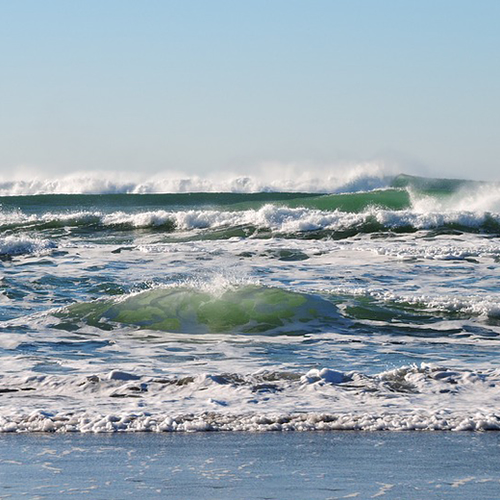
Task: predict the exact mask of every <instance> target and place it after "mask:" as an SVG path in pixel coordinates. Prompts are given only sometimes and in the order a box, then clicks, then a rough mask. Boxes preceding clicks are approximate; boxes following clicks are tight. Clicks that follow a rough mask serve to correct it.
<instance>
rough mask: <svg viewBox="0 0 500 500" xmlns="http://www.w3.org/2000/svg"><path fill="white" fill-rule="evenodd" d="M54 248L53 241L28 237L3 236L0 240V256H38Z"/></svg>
mask: <svg viewBox="0 0 500 500" xmlns="http://www.w3.org/2000/svg"><path fill="white" fill-rule="evenodd" d="M53 248H56V244H55V243H54V242H53V241H50V240H47V239H42V238H32V237H28V236H5V237H3V238H0V256H15V255H25V254H40V253H43V252H46V251H49V250H52V249H53Z"/></svg>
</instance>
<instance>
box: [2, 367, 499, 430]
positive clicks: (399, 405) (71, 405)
mask: <svg viewBox="0 0 500 500" xmlns="http://www.w3.org/2000/svg"><path fill="white" fill-rule="evenodd" d="M1 389H2V391H3V392H4V393H5V394H4V396H3V398H4V400H5V401H4V404H3V406H2V409H1V410H0V432H24V431H42V432H43V431H45V432H47V431H48V432H70V431H72V432H74V431H77V432H119V431H121V432H125V431H129V432H134V431H153V432H174V431H188V432H193V431H208V430H224V431H240V430H246V431H275V430H278V431H288V430H300V431H305V430H490V429H495V430H500V416H499V415H498V414H497V409H498V403H499V402H500V371H499V370H486V371H483V372H477V371H473V370H452V369H447V368H445V367H440V366H435V365H428V364H422V365H413V366H404V367H400V368H397V369H393V370H390V371H385V372H381V373H380V374H376V375H373V376H368V375H366V374H364V373H362V372H357V371H352V372H348V373H342V372H339V371H337V370H333V369H329V368H323V369H321V370H319V369H318V370H311V371H309V372H308V373H307V374H305V375H303V376H300V374H297V373H288V372H273V371H269V370H260V371H258V372H255V373H253V374H237V373H233V374H228V373H222V374H209V373H200V374H193V375H188V376H182V377H175V376H173V377H172V376H169V377H158V376H151V375H141V373H140V372H138V369H136V370H135V371H134V372H127V371H123V370H116V369H115V370H112V371H111V372H109V373H101V374H95V373H94V374H89V375H87V376H86V377H85V376H82V375H81V374H80V375H71V374H67V375H65V376H60V375H40V374H34V375H30V376H24V377H14V376H11V375H6V376H5V377H4V378H3V379H2V386H1ZM33 395H36V398H34V397H33ZM299 402H300V404H299ZM137 403H140V404H139V405H138V404H137ZM21 408H22V409H21Z"/></svg>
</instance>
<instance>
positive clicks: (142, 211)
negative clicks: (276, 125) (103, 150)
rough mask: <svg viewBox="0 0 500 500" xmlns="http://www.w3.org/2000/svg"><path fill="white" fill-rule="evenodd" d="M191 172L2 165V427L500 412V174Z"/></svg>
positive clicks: (327, 425)
mask: <svg viewBox="0 0 500 500" xmlns="http://www.w3.org/2000/svg"><path fill="white" fill-rule="evenodd" d="M362 181H363V180H362ZM157 187H158V186H157ZM192 187H193V186H192V185H191V184H187V185H183V186H182V185H180V186H176V189H177V192H171V193H157V192H154V191H155V190H156V189H155V186H136V185H128V184H121V185H118V186H116V185H109V184H105V185H103V186H101V188H100V192H99V193H97V194H95V193H96V185H95V184H92V189H90V191H92V192H94V194H86V193H87V191H88V189H87V187H85V186H82V189H80V190H79V189H78V185H72V187H71V190H68V189H64V186H61V185H59V184H50V183H49V184H47V183H45V184H43V183H42V184H40V183H38V184H37V183H31V184H30V183H26V182H24V183H22V182H21V183H19V182H17V183H3V184H1V185H0V191H1V193H2V196H1V197H0V398H1V402H2V405H1V406H0V431H50V432H53V431H56V432H70V431H71V432H115V431H155V432H161V431H209V430H225V431H232V430H251V431H266V430H281V431H287V430H301V431H306V430H330V429H352V430H487V429H500V411H499V408H500V369H499V368H498V363H497V360H498V357H497V349H498V340H499V334H500V301H499V299H500V288H499V283H500V281H499V278H500V269H499V262H500V239H499V235H500V187H499V186H498V185H494V184H486V183H472V182H465V181H445V180H438V179H423V178H414V177H410V176H405V175H400V176H397V177H393V178H386V177H384V178H383V179H382V178H380V179H378V180H377V182H375V181H374V180H373V179H365V180H364V181H363V182H359V183H358V184H357V185H356V184H355V183H353V182H350V183H347V184H345V185H344V186H338V187H336V188H335V189H333V188H332V189H329V192H328V193H321V189H319V188H318V186H317V185H316V186H315V187H314V189H310V190H309V191H308V190H305V189H302V188H303V185H300V188H301V189H298V190H297V189H296V190H295V192H292V191H294V190H293V189H287V190H286V189H283V190H282V191H279V192H278V191H276V190H273V189H270V188H269V186H268V187H262V186H258V188H259V189H258V190H257V192H253V191H255V189H254V188H255V186H254V185H251V184H250V185H249V183H248V182H247V183H245V182H239V183H236V184H234V183H233V184H232V185H231V186H229V188H228V187H227V186H225V188H227V189H225V192H216V191H217V189H215V188H210V189H209V187H210V186H208V187H207V186H201V187H205V191H206V192H180V191H186V190H187V191H190V190H191V191H192V190H193V189H192ZM271 187H272V186H271ZM288 187H289V186H288ZM330 187H331V186H330ZM327 188H328V186H327V187H326V188H325V190H328V189H327ZM158 189H159V190H161V189H162V186H160V187H159V188H158ZM231 190H232V191H233V192H231ZM97 191H99V189H97ZM209 191H210V192H209ZM68 193H69V194H68Z"/></svg>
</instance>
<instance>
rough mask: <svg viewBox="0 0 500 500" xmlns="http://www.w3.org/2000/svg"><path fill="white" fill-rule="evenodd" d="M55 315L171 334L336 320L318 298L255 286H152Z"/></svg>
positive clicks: (271, 329) (279, 328) (288, 328)
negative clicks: (218, 290) (215, 289)
mask: <svg viewBox="0 0 500 500" xmlns="http://www.w3.org/2000/svg"><path fill="white" fill-rule="evenodd" d="M56 316H57V317H59V318H60V319H62V320H63V321H65V322H66V323H67V322H68V321H71V322H72V323H79V322H81V321H84V322H85V323H86V324H88V325H90V326H95V327H98V328H102V329H111V328H113V325H115V326H116V325H121V326H130V327H134V328H138V329H148V330H156V331H167V332H174V333H190V334H203V333H224V332H231V333H268V334H270V333H271V334H272V333H281V334H288V335H290V334H294V333H298V334H303V332H304V328H305V327H306V325H307V328H308V331H313V330H314V324H318V325H319V324H321V322H322V321H332V319H333V318H335V317H338V316H339V314H338V312H337V309H336V307H335V306H334V305H333V304H332V303H330V302H328V301H326V300H323V299H321V298H319V297H315V296H312V295H305V294H300V293H296V292H291V291H287V290H283V289H279V288H270V287H264V286H259V285H246V286H239V287H233V286H230V287H226V288H225V289H222V290H221V291H220V292H219V293H215V294H214V293H213V292H211V291H210V290H206V291H205V290H202V289H201V290H200V289H199V288H197V287H193V286H186V285H180V286H172V287H167V288H156V289H152V290H148V291H144V292H140V293H137V294H131V295H126V296H124V297H120V298H118V299H111V300H101V301H96V302H91V303H84V304H74V305H71V306H69V307H67V308H66V309H63V310H62V311H60V312H59V313H56Z"/></svg>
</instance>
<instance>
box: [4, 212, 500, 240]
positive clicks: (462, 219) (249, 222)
mask: <svg viewBox="0 0 500 500" xmlns="http://www.w3.org/2000/svg"><path fill="white" fill-rule="evenodd" d="M0 228H1V229H2V230H4V231H7V230H9V231H28V230H29V231H33V230H38V231H42V230H56V229H70V230H73V231H78V230H85V231H88V230H92V231H98V230H114V231H128V230H135V229H143V230H155V231H164V232H186V231H192V230H205V231H220V230H226V231H225V232H224V231H222V232H220V234H219V237H220V238H227V237H231V236H252V235H253V236H259V231H271V232H273V233H277V234H295V235H300V233H311V232H314V231H326V232H327V233H329V234H330V235H333V236H339V237H348V236H354V235H355V234H358V233H372V232H378V231H395V232H414V231H419V230H430V229H441V228H442V229H449V230H457V231H465V232H484V233H493V234H496V233H499V232H500V214H495V213H489V212H470V211H460V212H456V211H453V212H441V213H440V212H429V213H421V212H416V211H413V210H386V209H381V208H375V207H374V208H368V209H367V210H365V211H363V212H360V213H351V212H342V211H339V210H334V211H326V210H317V209H310V208H290V207H286V206H276V205H269V204H268V205H265V206H263V207H262V208H260V209H258V210H242V211H225V210H221V211H220V210H179V211H166V210H155V211H146V212H140V213H127V212H123V211H119V212H112V213H102V212H87V211H82V212H80V211H79V212H69V213H46V214H43V215H27V214H24V213H19V212H16V213H12V212H11V213H0ZM329 234H325V236H328V235H329Z"/></svg>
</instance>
